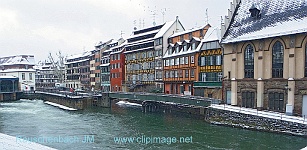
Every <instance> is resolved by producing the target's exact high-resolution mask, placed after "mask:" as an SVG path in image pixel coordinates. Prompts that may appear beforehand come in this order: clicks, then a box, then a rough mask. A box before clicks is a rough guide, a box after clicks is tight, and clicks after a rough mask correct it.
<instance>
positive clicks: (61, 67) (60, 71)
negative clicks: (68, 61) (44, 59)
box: [48, 50, 65, 83]
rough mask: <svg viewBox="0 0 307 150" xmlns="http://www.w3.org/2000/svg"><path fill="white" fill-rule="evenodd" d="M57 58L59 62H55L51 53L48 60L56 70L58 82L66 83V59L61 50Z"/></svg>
mask: <svg viewBox="0 0 307 150" xmlns="http://www.w3.org/2000/svg"><path fill="white" fill-rule="evenodd" d="M56 56H57V60H55V59H54V58H53V56H52V54H51V52H49V56H48V58H49V61H50V63H51V65H52V68H53V69H54V74H55V75H56V76H57V77H58V82H59V83H64V76H65V75H64V71H65V64H64V61H65V57H64V56H63V55H62V52H61V51H60V50H59V51H58V52H57V53H56Z"/></svg>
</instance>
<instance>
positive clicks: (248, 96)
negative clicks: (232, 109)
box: [241, 91, 255, 108]
mask: <svg viewBox="0 0 307 150" xmlns="http://www.w3.org/2000/svg"><path fill="white" fill-rule="evenodd" d="M241 106H242V107H246V108H254V106H255V92H250V91H246V92H242V104H241Z"/></svg>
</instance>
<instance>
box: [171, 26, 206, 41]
mask: <svg viewBox="0 0 307 150" xmlns="http://www.w3.org/2000/svg"><path fill="white" fill-rule="evenodd" d="M208 25H209V24H208ZM206 26H207V25H204V26H201V27H197V28H193V29H190V30H185V31H182V32H177V33H174V34H173V35H171V36H170V38H172V37H176V36H180V35H184V34H187V33H190V32H194V31H197V30H201V29H204V28H205V27H206Z"/></svg>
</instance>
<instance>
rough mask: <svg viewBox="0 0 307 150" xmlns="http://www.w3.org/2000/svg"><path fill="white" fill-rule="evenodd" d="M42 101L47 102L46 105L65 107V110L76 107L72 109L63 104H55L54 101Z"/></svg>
mask: <svg viewBox="0 0 307 150" xmlns="http://www.w3.org/2000/svg"><path fill="white" fill-rule="evenodd" d="M44 103H45V104H48V105H52V106H55V107H59V108H61V109H65V110H77V109H74V108H70V107H66V106H63V105H60V104H56V103H52V102H49V101H46V102H44Z"/></svg>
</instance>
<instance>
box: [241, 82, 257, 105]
mask: <svg viewBox="0 0 307 150" xmlns="http://www.w3.org/2000/svg"><path fill="white" fill-rule="evenodd" d="M237 86H238V91H237V92H238V95H237V96H238V99H237V102H238V106H242V92H244V91H249V92H255V99H254V108H256V107H257V80H254V79H246V80H238V82H237Z"/></svg>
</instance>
